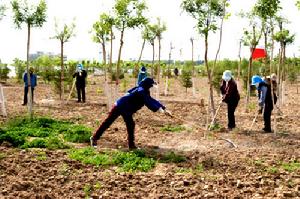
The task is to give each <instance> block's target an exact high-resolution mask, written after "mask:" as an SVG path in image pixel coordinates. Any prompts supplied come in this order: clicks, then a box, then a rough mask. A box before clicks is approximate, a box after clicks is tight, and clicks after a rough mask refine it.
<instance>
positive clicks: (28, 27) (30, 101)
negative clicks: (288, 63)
mask: <svg viewBox="0 0 300 199" xmlns="http://www.w3.org/2000/svg"><path fill="white" fill-rule="evenodd" d="M29 49H30V24H27V63H26V70H27V81H28V92H29V99H28V112H29V117H30V119H32V118H33V112H32V104H33V102H32V90H31V79H30V74H29Z"/></svg>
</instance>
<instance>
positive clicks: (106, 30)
mask: <svg viewBox="0 0 300 199" xmlns="http://www.w3.org/2000/svg"><path fill="white" fill-rule="evenodd" d="M112 26H113V18H112V17H111V16H109V15H108V14H106V13H103V14H101V15H100V18H99V21H96V22H95V23H94V24H93V33H94V35H93V41H94V42H96V43H100V44H101V47H102V56H103V65H104V71H105V81H106V80H107V79H106V78H107V77H106V76H107V75H106V42H107V41H109V40H111V42H112V39H113V38H112V37H113V35H112ZM111 46H112V45H111ZM110 66H111V64H110Z"/></svg>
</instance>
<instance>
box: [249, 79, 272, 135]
mask: <svg viewBox="0 0 300 199" xmlns="http://www.w3.org/2000/svg"><path fill="white" fill-rule="evenodd" d="M251 85H253V86H255V87H256V89H257V92H258V105H259V113H260V114H262V113H263V118H264V128H263V129H262V130H263V131H264V132H266V133H271V132H272V129H271V115H272V110H273V101H272V93H271V86H270V85H269V84H267V83H266V82H264V81H263V79H262V78H261V77H260V76H258V75H254V76H253V77H252V83H251Z"/></svg>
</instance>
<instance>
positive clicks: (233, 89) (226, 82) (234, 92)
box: [220, 70, 240, 131]
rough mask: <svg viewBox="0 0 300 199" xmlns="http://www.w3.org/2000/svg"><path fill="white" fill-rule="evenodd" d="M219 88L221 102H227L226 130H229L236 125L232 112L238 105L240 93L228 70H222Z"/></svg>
mask: <svg viewBox="0 0 300 199" xmlns="http://www.w3.org/2000/svg"><path fill="white" fill-rule="evenodd" d="M220 90H221V94H222V102H225V103H226V104H227V118H228V125H227V127H228V130H229V131H231V130H232V129H233V128H235V127H236V125H235V116H234V112H235V109H236V107H237V106H238V103H239V100H240V94H239V91H238V89H237V84H236V82H235V81H234V79H233V77H232V74H231V71H230V70H225V71H224V72H223V76H222V84H221V87H220Z"/></svg>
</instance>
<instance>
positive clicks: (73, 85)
mask: <svg viewBox="0 0 300 199" xmlns="http://www.w3.org/2000/svg"><path fill="white" fill-rule="evenodd" d="M75 82H76V80H75V79H74V81H73V84H72V88H71V91H70V94H69V97H68V99H67V102H68V101H69V100H70V99H71V95H72V93H73V90H74V87H75Z"/></svg>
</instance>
